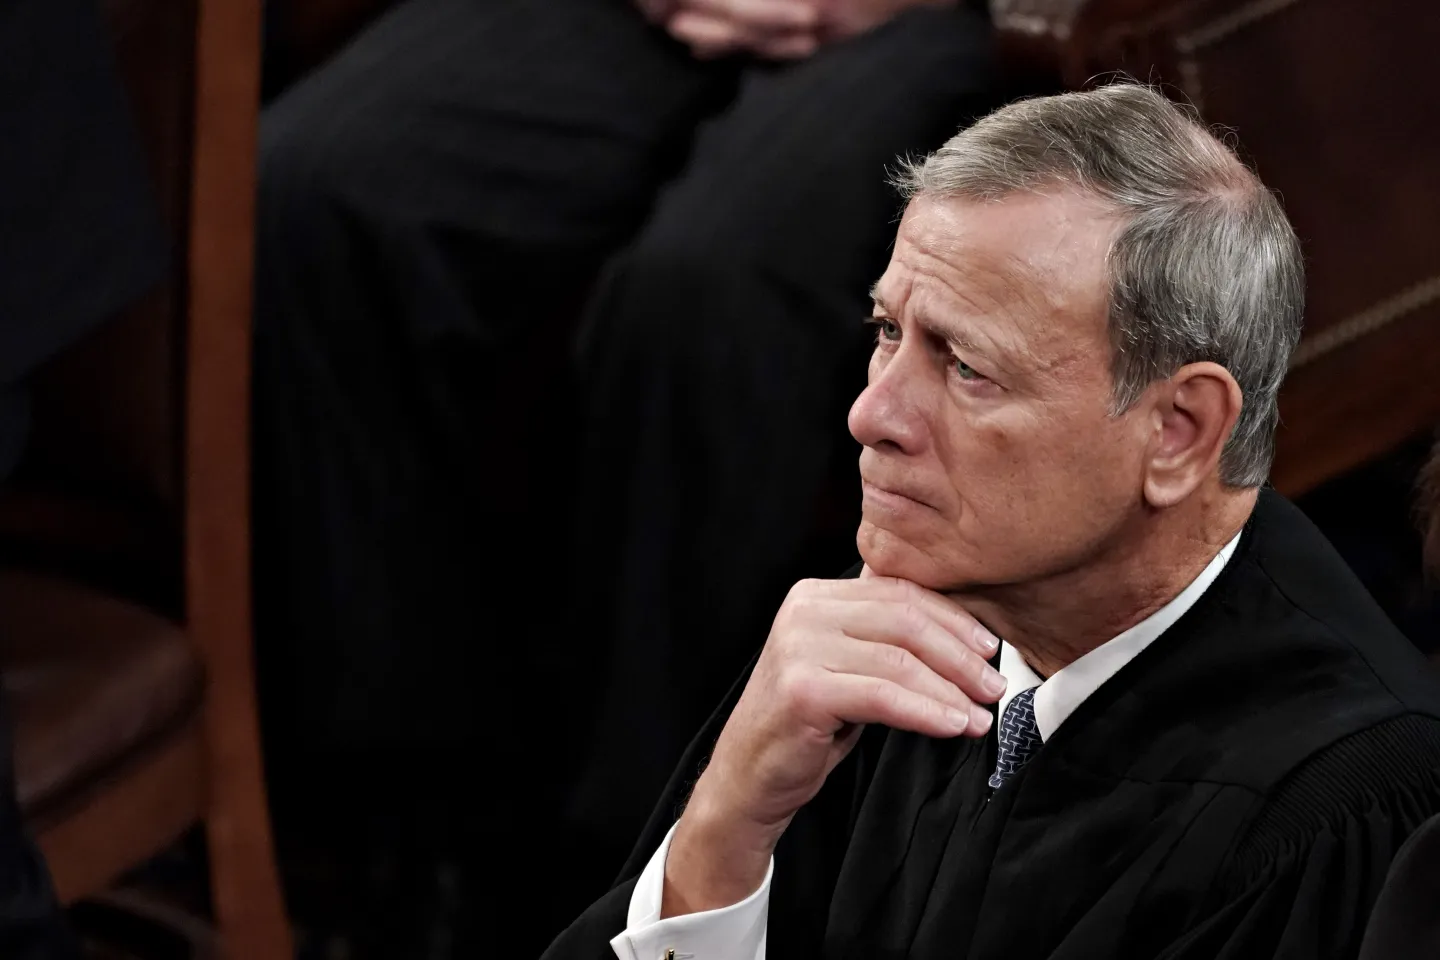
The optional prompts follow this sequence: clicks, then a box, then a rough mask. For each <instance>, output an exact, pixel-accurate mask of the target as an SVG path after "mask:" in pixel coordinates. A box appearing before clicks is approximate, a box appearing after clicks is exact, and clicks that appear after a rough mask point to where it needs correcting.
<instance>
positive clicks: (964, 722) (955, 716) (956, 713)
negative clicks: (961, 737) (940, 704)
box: [945, 707, 970, 733]
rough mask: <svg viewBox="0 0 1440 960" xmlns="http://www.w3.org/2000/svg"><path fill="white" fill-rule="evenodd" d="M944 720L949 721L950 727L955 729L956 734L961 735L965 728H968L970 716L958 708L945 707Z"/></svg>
mask: <svg viewBox="0 0 1440 960" xmlns="http://www.w3.org/2000/svg"><path fill="white" fill-rule="evenodd" d="M945 719H946V720H949V721H950V725H951V726H952V727H954V728H955V732H956V733H962V732H963V731H964V730H965V728H966V727H968V726H970V714H969V713H967V712H965V711H964V710H961V709H959V708H958V707H946V708H945Z"/></svg>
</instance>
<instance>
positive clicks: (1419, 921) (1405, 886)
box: [1360, 443, 1440, 960]
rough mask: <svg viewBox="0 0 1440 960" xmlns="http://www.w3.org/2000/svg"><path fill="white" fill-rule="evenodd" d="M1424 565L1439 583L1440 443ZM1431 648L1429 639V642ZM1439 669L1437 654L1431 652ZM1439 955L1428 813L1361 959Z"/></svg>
mask: <svg viewBox="0 0 1440 960" xmlns="http://www.w3.org/2000/svg"><path fill="white" fill-rule="evenodd" d="M1418 506H1419V512H1420V526H1421V530H1422V531H1423V532H1424V535H1425V565H1426V567H1427V569H1428V570H1429V572H1430V576H1431V577H1432V579H1433V580H1434V581H1435V582H1436V583H1440V443H1437V444H1436V446H1435V450H1434V452H1433V453H1432V454H1431V456H1430V462H1429V464H1428V465H1427V466H1426V467H1425V468H1424V470H1423V471H1422V472H1421V474H1420V484H1419V503H1418ZM1431 643H1432V649H1433V643H1434V638H1432V640H1431ZM1431 661H1432V662H1434V663H1436V665H1437V667H1440V657H1437V656H1436V654H1434V653H1432V654H1431ZM1431 957H1440V816H1435V817H1431V818H1430V819H1429V820H1427V821H1426V822H1425V824H1424V825H1423V826H1422V827H1421V828H1420V829H1419V830H1417V831H1415V835H1414V836H1412V837H1411V838H1410V839H1409V840H1407V841H1405V846H1404V847H1402V848H1401V849H1400V852H1399V853H1398V854H1396V856H1395V863H1394V864H1393V865H1392V866H1391V868H1390V872H1389V874H1388V876H1387V877H1386V878H1385V886H1384V887H1383V888H1382V889H1381V891H1380V896H1379V898H1378V899H1376V901H1375V911H1374V913H1373V914H1371V917H1370V925H1369V926H1368V927H1367V928H1366V931H1365V943H1364V946H1363V947H1362V949H1361V951H1360V958H1361V960H1428V958H1431Z"/></svg>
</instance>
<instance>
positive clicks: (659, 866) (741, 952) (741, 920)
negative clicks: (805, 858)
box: [610, 827, 775, 960]
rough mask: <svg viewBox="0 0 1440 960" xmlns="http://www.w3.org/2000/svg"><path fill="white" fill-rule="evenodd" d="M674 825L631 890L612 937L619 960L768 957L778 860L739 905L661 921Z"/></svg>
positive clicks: (745, 959)
mask: <svg viewBox="0 0 1440 960" xmlns="http://www.w3.org/2000/svg"><path fill="white" fill-rule="evenodd" d="M674 836H675V828H674V827H671V828H670V832H669V833H667V834H665V841H664V842H663V843H661V844H660V849H659V850H656V851H655V855H654V856H653V857H651V858H650V862H649V863H647V864H646V865H645V869H644V871H642V872H641V874H640V879H638V880H637V881H635V890H634V892H633V893H631V894H630V912H629V914H628V915H627V916H626V919H625V923H626V927H625V930H624V931H623V932H622V933H620V934H618V935H617V936H616V937H615V938H614V939H613V940H611V941H610V949H612V950H614V951H615V956H616V957H618V958H619V960H665V957H666V954H667V952H668V951H670V950H673V951H675V960H765V925H766V923H767V921H768V920H769V917H770V877H771V876H772V875H773V874H774V873H775V858H774V857H771V858H770V865H769V866H768V867H766V869H765V880H764V882H762V883H761V884H760V889H758V890H756V891H755V892H754V893H752V894H750V896H748V897H746V898H745V899H744V900H741V901H740V902H739V903H735V904H731V905H730V906H728V907H721V908H720V909H719V910H705V911H702V912H700V913H689V914H686V915H684V916H681V917H668V918H666V919H664V920H661V919H660V901H661V899H662V898H663V897H664V895H665V858H666V857H667V856H668V855H669V853H670V839H671V838H672V837H674Z"/></svg>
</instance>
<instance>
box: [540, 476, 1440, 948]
mask: <svg viewBox="0 0 1440 960" xmlns="http://www.w3.org/2000/svg"><path fill="white" fill-rule="evenodd" d="M742 686H743V678H742V682H741V684H737V686H736V688H735V690H734V691H732V693H731V695H730V697H729V698H728V700H727V702H726V703H725V704H723V705H722V706H721V708H720V710H719V711H718V712H717V713H716V714H715V716H714V717H713V718H712V719H711V721H710V722H709V724H708V725H707V727H706V729H705V730H703V731H702V732H701V734H700V735H699V737H697V738H696V740H695V742H694V743H693V744H692V745H691V747H690V749H689V751H688V753H687V755H686V756H685V758H684V760H683V761H682V764H681V767H680V769H679V770H678V771H677V773H676V774H675V776H674V778H673V779H672V780H671V783H670V785H669V787H668V788H667V793H666V795H665V797H664V798H663V800H662V802H661V804H660V807H659V809H658V810H657V812H656V813H655V814H654V816H652V818H651V820H650V823H649V824H648V826H647V827H646V829H645V831H644V835H643V836H642V837H641V839H640V842H639V844H638V846H637V847H636V850H635V852H634V854H633V855H632V856H631V858H630V861H629V863H628V864H627V865H626V867H625V869H624V871H623V873H622V879H621V882H620V883H619V884H618V885H617V886H616V887H615V888H614V889H613V890H611V891H610V892H609V893H608V894H606V895H605V896H604V897H602V898H601V899H600V900H599V901H597V902H596V903H595V904H594V905H593V906H591V908H590V909H589V910H587V911H586V912H585V913H584V914H583V915H581V916H580V918H579V919H577V920H576V921H575V922H574V923H573V924H572V925H571V926H570V927H569V929H567V930H566V931H565V932H564V933H562V934H561V935H560V937H559V938H558V939H557V940H556V941H555V943H554V944H552V945H551V947H550V950H549V951H548V953H547V954H546V957H547V958H550V960H581V958H584V960H596V958H606V960H608V958H612V957H613V956H614V955H613V953H612V952H611V951H610V948H609V945H608V940H609V938H610V937H612V936H614V935H615V934H617V933H619V932H620V931H621V930H622V929H624V926H625V915H626V909H627V907H628V905H629V900H630V894H631V890H632V889H633V887H634V882H635V877H636V876H637V875H638V874H639V872H640V870H641V869H642V868H643V866H644V864H645V862H646V861H647V860H648V859H649V857H650V856H651V854H653V852H654V851H655V849H656V848H657V847H658V846H659V844H660V842H661V840H662V839H663V838H664V835H665V832H666V830H667V829H668V828H669V827H670V825H671V823H672V822H673V820H674V818H675V816H676V814H677V812H678V809H679V806H680V804H681V803H682V802H683V800H684V798H685V796H686V791H687V789H688V787H689V785H690V784H692V783H693V782H694V778H695V775H696V773H697V771H698V770H699V768H700V766H701V764H702V762H703V760H704V758H705V756H706V754H707V752H708V750H709V748H710V746H711V745H712V744H713V743H714V740H715V738H716V737H717V736H718V734H719V732H720V729H721V727H722V726H723V724H724V721H725V718H726V717H727V716H728V715H729V711H730V709H731V708H732V707H733V705H734V702H735V699H736V698H737V697H738V695H739V691H740V689H741V687H742ZM994 762H995V740H994V736H993V734H992V735H991V736H990V737H988V738H986V739H984V740H980V741H975V740H970V739H954V740H935V739H930V738H927V737H923V736H918V735H915V734H911V733H902V732H898V731H895V730H890V729H886V728H883V727H870V728H868V729H867V730H866V731H865V733H864V735H863V736H862V738H861V741H860V743H859V744H858V745H857V746H856V748H855V750H854V752H853V753H852V754H851V756H849V757H848V758H847V759H846V761H845V762H844V763H842V764H841V765H840V766H839V767H837V768H836V770H835V771H834V772H833V773H832V774H831V776H830V778H829V780H828V781H827V782H826V784H825V786H824V787H823V789H822V790H821V792H820V793H819V795H818V796H817V797H816V798H815V800H813V801H812V802H811V803H810V804H809V805H808V806H807V807H806V808H804V809H803V810H801V811H800V813H798V814H797V815H796V817H795V820H794V822H793V824H792V826H791V827H790V829H789V830H788V831H787V832H786V834H785V836H784V837H783V838H782V840H781V842H780V845H779V847H778V849H777V850H776V854H775V858H776V859H775V873H774V877H773V879H772V887H771V903H770V920H769V935H768V956H770V957H771V958H774V960H789V958H797V957H806V958H808V957H834V958H871V960H886V958H898V957H915V958H924V960H931V958H934V960H940V958H946V960H955V958H972V960H978V958H991V957H1004V958H1006V960H1022V958H1037V960H1038V958H1047V960H1097V958H1136V960H1140V958H1144V960H1156V958H1166V960H1180V958H1186V960H1189V958H1202V957H1203V958H1206V960H1216V958H1226V960H1228V958H1246V960H1249V958H1263V957H1285V958H1290V957H1294V958H1297V960H1298V958H1305V960H1314V958H1325V957H1353V956H1355V955H1356V953H1357V952H1358V950H1359V946H1360V941H1361V937H1362V935H1363V933H1364V928H1365V923H1366V919H1367V916H1368V914H1369V912H1370V909H1371V906H1372V904H1373V903H1374V901H1375V897H1376V895H1377V892H1378V891H1379V889H1380V887H1381V885H1382V883H1383V882H1384V880H1385V874H1386V870H1387V868H1388V867H1389V864H1390V862H1391V860H1392V859H1393V858H1394V856H1395V853H1396V851H1397V850H1398V849H1399V848H1400V846H1401V845H1402V843H1404V841H1405V839H1406V837H1407V836H1408V835H1409V834H1410V833H1411V832H1412V831H1414V830H1415V829H1416V828H1417V827H1418V826H1419V825H1420V824H1421V823H1422V822H1423V821H1424V820H1425V819H1426V818H1427V817H1429V816H1430V815H1432V814H1434V813H1436V812H1440V688H1437V684H1436V681H1435V679H1434V678H1433V676H1432V674H1431V671H1430V668H1429V666H1428V665H1427V663H1426V662H1425V661H1424V660H1423V658H1421V656H1420V655H1419V654H1418V653H1417V652H1416V651H1415V649H1414V648H1413V647H1412V646H1411V644H1410V643H1409V642H1408V641H1407V640H1406V639H1405V638H1404V637H1403V636H1401V635H1400V634H1399V632H1398V631H1397V630H1396V629H1395V628H1394V627H1393V626H1392V625H1391V624H1390V623H1389V622H1388V621H1387V620H1386V618H1385V616H1384V615H1383V614H1382V613H1381V612H1380V610H1379V608H1378V607H1377V606H1376V605H1375V603H1374V602H1373V601H1372V600H1371V599H1370V597H1369V595H1368V594H1367V593H1366V592H1365V590H1364V588H1363V587H1362V586H1361V585H1360V583H1359V582H1358V581H1357V580H1356V579H1355V578H1354V576H1353V575H1352V574H1351V573H1350V572H1349V570H1347V569H1346V567H1345V565H1344V563H1343V562H1342V561H1341V560H1340V558H1339V556H1338V555H1336V553H1335V552H1334V551H1333V549H1332V548H1331V547H1330V545H1329V544H1328V543H1327V542H1326V541H1325V539H1324V538H1323V537H1322V536H1321V534H1320V533H1319V531H1318V530H1316V529H1315V528H1314V526H1312V525H1311V524H1310V522H1309V521H1308V520H1306V519H1305V517H1304V516H1303V515H1302V514H1301V513H1300V512H1299V511H1298V510H1297V509H1296V508H1295V507H1294V506H1292V505H1291V504H1289V503H1288V502H1287V501H1285V500H1284V499H1282V498H1281V497H1280V496H1278V495H1277V494H1274V493H1273V492H1270V491H1266V492H1264V493H1262V495H1261V497H1260V500H1259V503H1258V505H1257V507H1256V510H1255V513H1254V515H1253V516H1252V517H1251V519H1250V522H1249V523H1248V524H1247V525H1246V529H1245V533H1244V535H1243V536H1242V537H1241V540H1240V544H1239V546H1238V547H1237V550H1236V552H1235V555H1234V556H1233V557H1232V558H1231V560H1230V563H1229V564H1228V565H1227V566H1226V568H1225V570H1224V571H1223V572H1222V574H1221V575H1220V577H1219V578H1218V579H1217V580H1216V581H1215V583H1214V584H1212V585H1211V587H1210V589H1209V590H1208V591H1207V592H1206V593H1205V594H1204V596H1202V597H1201V599H1200V600H1199V602H1198V603H1196V604H1195V606H1194V607H1193V608H1191V609H1190V610H1189V611H1188V612H1187V613H1186V614H1185V616H1184V617H1182V618H1181V619H1180V621H1179V622H1177V623H1176V624H1175V625H1174V626H1173V627H1171V628H1170V630H1168V631H1166V633H1165V634H1164V635H1162V636H1161V637H1160V638H1159V639H1157V640H1156V641H1155V642H1154V643H1153V644H1152V645H1151V646H1150V647H1149V648H1147V649H1146V650H1145V651H1144V652H1142V653H1141V654H1140V655H1139V656H1138V657H1137V658H1136V659H1135V660H1133V661H1132V662H1131V663H1129V664H1127V665H1126V666H1125V667H1124V668H1123V669H1122V670H1121V671H1120V672H1119V673H1118V674H1116V675H1115V677H1113V678H1112V679H1111V680H1110V681H1109V682H1107V683H1106V684H1105V685H1104V686H1102V687H1101V688H1100V689H1099V690H1098V691H1096V693H1095V694H1093V695H1092V696H1091V697H1090V698H1089V699H1088V700H1086V701H1085V702H1084V703H1083V704H1081V706H1080V707H1079V708H1078V709H1077V710H1076V711H1075V713H1074V714H1072V715H1071V716H1070V717H1069V719H1067V720H1066V721H1065V723H1064V724H1063V725H1062V726H1061V727H1060V728H1059V730H1057V731H1056V733H1055V735H1054V737H1053V738H1051V740H1050V741H1048V742H1047V743H1045V744H1044V745H1043V746H1042V747H1041V748H1040V750H1039V751H1037V752H1036V753H1035V755H1034V756H1033V757H1032V759H1031V760H1030V762H1029V764H1028V765H1027V766H1026V767H1025V768H1024V769H1023V770H1022V771H1021V772H1020V773H1019V774H1018V775H1017V776H1015V777H1014V778H1013V779H1012V780H1011V781H1009V782H1008V783H1006V785H1005V786H1004V787H1002V788H1001V789H1000V790H998V791H993V792H992V791H991V790H990V789H989V788H988V787H987V785H986V782H985V781H986V778H987V777H988V776H989V774H990V772H991V770H992V768H993V765H994ZM557 869H563V867H561V866H558V865H557ZM702 960H703V958H702Z"/></svg>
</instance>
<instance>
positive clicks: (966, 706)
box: [825, 637, 992, 733]
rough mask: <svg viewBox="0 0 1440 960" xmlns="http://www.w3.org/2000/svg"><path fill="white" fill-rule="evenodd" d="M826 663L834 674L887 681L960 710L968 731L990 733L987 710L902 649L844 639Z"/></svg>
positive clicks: (835, 646)
mask: <svg viewBox="0 0 1440 960" xmlns="http://www.w3.org/2000/svg"><path fill="white" fill-rule="evenodd" d="M825 663H826V665H827V666H828V667H829V668H830V670H831V671H832V672H834V673H846V674H855V675H858V676H870V677H878V678H880V679H882V680H889V681H890V682H891V683H898V684H899V685H900V686H902V687H904V688H905V689H907V690H911V691H913V692H915V693H918V694H920V695H921V696H923V697H928V698H929V699H931V700H935V701H938V702H940V703H943V704H945V705H946V706H948V707H953V708H955V709H957V710H963V711H965V712H966V713H968V714H969V716H970V724H969V727H968V728H967V729H969V730H970V731H971V732H979V733H983V732H985V731H986V730H988V729H990V722H991V719H992V716H991V713H990V711H989V710H988V709H986V708H985V707H982V706H980V705H979V704H977V703H975V702H974V701H973V700H972V698H971V697H969V696H968V695H966V693H965V692H964V691H963V690H961V689H960V688H959V687H958V686H956V685H955V684H954V683H951V682H950V681H949V680H946V679H945V678H944V677H942V676H941V675H940V674H938V673H936V672H935V671H934V670H933V669H931V668H930V666H929V665H928V664H927V663H925V662H924V661H923V660H921V659H920V658H919V657H917V656H916V655H915V654H913V653H911V652H910V651H909V650H907V649H906V648H904V647H902V646H897V645H894V644H888V643H866V642H864V641H860V640H854V639H852V638H849V637H847V638H845V639H844V641H843V642H841V643H837V644H834V645H833V647H832V648H831V649H829V650H827V651H826V659H825Z"/></svg>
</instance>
